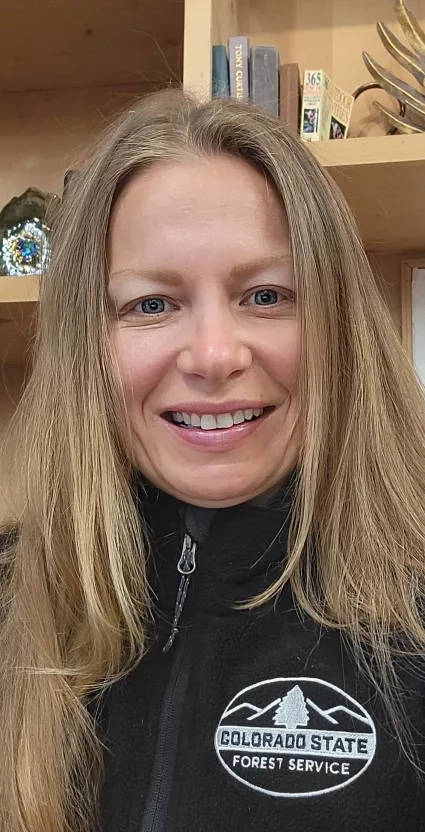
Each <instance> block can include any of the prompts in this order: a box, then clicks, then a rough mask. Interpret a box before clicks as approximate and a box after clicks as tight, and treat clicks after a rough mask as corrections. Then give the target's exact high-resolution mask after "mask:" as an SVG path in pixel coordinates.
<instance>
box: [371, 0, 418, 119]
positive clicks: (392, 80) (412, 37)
mask: <svg viewBox="0 0 425 832" xmlns="http://www.w3.org/2000/svg"><path fill="white" fill-rule="evenodd" d="M395 13H396V16H397V20H398V22H399V24H400V26H401V29H402V30H403V33H404V35H405V36H406V39H407V41H408V43H409V46H410V47H411V48H410V49H409V48H408V47H407V46H405V45H404V44H403V43H402V42H401V41H400V40H399V39H398V38H397V37H396V36H395V35H394V33H393V32H392V31H391V29H390V28H389V27H388V26H386V25H385V23H382V22H378V23H377V30H378V34H379V37H380V38H381V41H382V43H383V44H384V46H385V48H386V50H387V52H389V54H390V55H392V57H393V58H395V60H396V61H397V62H398V63H399V64H400V66H402V67H404V68H405V69H407V70H408V71H409V72H410V73H411V75H413V77H414V78H415V79H416V81H417V82H418V84H419V85H420V87H422V89H423V90H425V32H424V31H423V29H422V28H421V26H420V25H419V23H418V21H417V20H416V18H415V17H414V15H413V14H412V12H411V11H409V9H408V8H407V6H406V5H405V3H404V0H396V3H395ZM363 60H364V62H365V64H366V66H367V68H368V70H369V72H370V74H371V75H372V78H374V79H375V81H376V82H377V83H378V84H379V86H380V87H382V89H384V90H386V92H388V93H390V95H393V96H395V98H396V99H397V100H398V102H401V103H402V104H403V105H404V107H403V113H402V114H400V115H399V114H398V113H394V112H392V111H391V110H388V109H387V108H386V107H384V106H383V105H382V104H380V103H379V102H378V101H375V102H374V104H375V106H376V108H377V109H378V110H380V112H381V113H383V114H384V115H385V117H386V118H387V119H388V121H389V122H390V123H391V124H392V125H393V127H396V128H397V130H398V131H399V132H400V133H423V132H425V94H424V93H422V92H420V91H419V90H418V89H416V87H413V86H411V85H410V84H408V83H407V82H406V81H402V80H401V79H400V78H397V77H396V76H395V75H393V74H392V72H388V70H386V69H385V68H384V67H383V66H381V65H380V64H378V63H377V61H375V60H374V58H372V57H371V56H370V55H369V54H368V52H363Z"/></svg>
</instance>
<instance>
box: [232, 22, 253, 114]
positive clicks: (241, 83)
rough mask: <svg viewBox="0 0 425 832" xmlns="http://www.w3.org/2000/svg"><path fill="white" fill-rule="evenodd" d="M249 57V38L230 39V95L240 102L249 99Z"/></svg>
mask: <svg viewBox="0 0 425 832" xmlns="http://www.w3.org/2000/svg"><path fill="white" fill-rule="evenodd" d="M248 55H249V43H248V38H247V37H244V36H241V37H232V38H229V74H230V95H231V97H232V98H237V99H238V100H239V101H248V99H249V79H248Z"/></svg>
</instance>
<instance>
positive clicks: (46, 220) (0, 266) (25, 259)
mask: <svg viewBox="0 0 425 832" xmlns="http://www.w3.org/2000/svg"><path fill="white" fill-rule="evenodd" d="M59 202H60V199H59V197H57V196H56V195H55V194H48V193H43V192H42V191H39V190H38V189H37V188H28V189H27V190H26V191H25V193H23V194H21V196H19V197H14V198H13V199H12V200H11V201H10V202H9V203H8V204H7V205H6V206H5V208H4V209H3V211H1V213H0V273H1V274H3V275H7V276H18V275H28V274H42V273H43V272H45V271H46V269H47V268H48V266H49V263H50V256H51V244H50V233H51V220H52V218H53V216H54V209H55V208H56V207H57V205H58V204H59Z"/></svg>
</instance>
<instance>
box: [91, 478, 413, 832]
mask: <svg viewBox="0 0 425 832" xmlns="http://www.w3.org/2000/svg"><path fill="white" fill-rule="evenodd" d="M143 499H144V501H145V503H146V506H145V511H146V512H147V518H148V522H149V525H150V528H151V535H152V541H153V557H152V561H151V584H152V587H153V590H154V592H155V594H156V601H155V614H154V619H153V621H152V632H151V646H150V649H149V650H148V652H147V654H146V655H145V657H144V658H143V659H142V660H141V662H140V664H139V665H138V666H137V668H136V669H135V670H134V671H132V673H131V674H130V675H129V676H127V677H126V678H125V679H124V680H121V681H120V682H119V683H116V684H115V685H113V686H112V687H111V688H110V690H109V691H108V692H107V694H106V695H105V697H104V700H103V708H102V715H101V717H100V716H99V730H100V732H101V734H102V737H103V740H104V743H105V752H104V754H105V778H104V783H103V787H102V791H101V799H100V823H99V830H100V832H218V830H220V832H224V830H226V832H228V830H229V832H249V831H250V830H252V832H304V831H305V832H319V830H320V832H325V830H326V832H369V830H370V832H404V830H406V832H407V831H408V832H419V830H425V785H424V782H423V780H424V778H422V779H421V777H420V776H418V774H417V773H416V771H415V769H414V767H413V765H412V764H411V763H410V762H408V760H407V758H406V755H405V754H403V753H402V752H401V751H400V747H399V744H398V743H397V741H396V739H395V738H394V736H393V733H392V731H391V727H390V725H389V722H388V720H387V718H386V713H385V708H383V707H382V705H381V703H380V700H379V698H378V696H377V695H376V694H375V693H374V691H373V690H371V688H370V686H369V685H368V683H367V681H366V679H365V678H364V677H363V676H362V675H361V674H359V672H358V671H357V670H356V668H355V664H354V662H353V661H352V659H351V657H350V653H349V651H347V650H346V649H345V647H344V644H343V642H342V639H341V637H340V634H339V632H338V631H324V630H323V629H321V628H320V627H319V626H318V625H316V624H315V623H314V622H313V621H312V620H311V619H309V618H307V617H303V616H300V614H299V613H297V612H296V610H295V609H294V603H293V598H292V595H291V591H290V588H289V587H287V588H286V589H285V590H284V591H283V593H282V594H281V595H280V597H279V599H278V600H277V601H276V600H274V602H271V603H268V604H266V605H264V606H262V607H259V608H256V609H251V610H240V609H235V604H236V603H237V602H240V601H243V600H246V599H247V598H250V597H252V596H253V595H255V594H258V593H260V592H262V591H263V590H264V589H266V587H268V586H269V585H270V583H271V582H272V580H273V579H274V578H275V577H276V576H277V575H278V574H279V572H280V571H281V568H282V557H283V553H284V552H285V545H286V539H287V532H288V526H289V520H290V500H289V499H286V500H285V501H284V504H282V501H281V502H280V508H279V509H276V508H274V507H273V506H274V503H272V504H271V505H268V506H265V507H264V506H262V507H258V506H253V505H252V504H242V505H239V506H236V507H233V508H229V509H220V510H218V511H216V512H213V511H208V510H206V509H193V507H192V508H187V507H186V510H182V509H183V506H182V504H180V503H179V502H178V501H177V500H175V499H174V498H172V497H170V496H169V495H166V494H164V493H162V492H158V491H157V490H156V489H150V490H149V499H148V500H145V498H143ZM185 534H189V535H190V539H188V538H186V541H185V542H186V555H185V557H184V558H183V559H181V553H182V547H183V546H184V535H185ZM194 542H196V543H197V546H196V553H195V561H196V568H195V570H194V571H193V573H192V574H191V577H190V579H189V585H188V591H187V597H186V598H185V600H184V603H183V611H182V612H181V617H180V621H179V623H178V625H177V628H175V629H178V632H177V634H175V638H174V641H173V643H172V645H171V647H170V649H168V650H167V651H166V652H164V647H165V646H166V645H167V642H168V644H169V636H170V632H171V631H172V627H173V617H174V611H175V603H176V598H177V595H178V591H179V586H180V589H181V594H182V593H183V595H184V593H185V591H186V589H187V585H186V584H187V582H186V583H185V582H184V580H183V577H184V576H182V575H181V574H180V573H179V572H178V569H177V565H178V563H179V561H180V565H182V564H183V571H184V569H185V568H186V569H189V570H190V569H191V568H193V543H194ZM182 580H183V584H182ZM181 584H182V585H181ZM180 600H181V599H180ZM180 607H181V604H180ZM418 668H419V663H418V666H417V668H416V672H413V673H412V674H411V677H408V676H407V675H406V674H404V675H403V679H404V682H405V684H406V686H407V687H406V692H405V697H406V707H407V709H408V712H409V716H410V719H411V722H412V725H413V728H412V743H414V744H415V748H416V752H417V755H418V760H419V762H420V763H421V764H422V766H424V767H425V746H424V744H423V739H422V734H423V733H424V726H425V719H424V717H425V714H424V702H425V700H424V692H425V680H424V677H423V673H422V671H421V670H419V669H418ZM409 748H410V750H411V747H410V746H409Z"/></svg>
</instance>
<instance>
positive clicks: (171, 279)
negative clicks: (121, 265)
mask: <svg viewBox="0 0 425 832" xmlns="http://www.w3.org/2000/svg"><path fill="white" fill-rule="evenodd" d="M288 263H292V258H291V255H290V254H289V252H288V253H285V254H283V253H282V254H269V255H266V256H265V257H260V258H257V259H256V260H250V261H249V262H247V263H239V264H238V265H236V266H233V268H232V269H231V270H230V279H231V280H232V281H235V282H236V281H237V280H241V279H243V278H245V279H247V278H248V277H251V275H253V274H255V273H256V272H258V271H261V270H263V269H268V268H272V267H273V266H287V265H288ZM125 277H137V278H139V277H140V278H142V279H144V280H155V281H156V282H157V283H163V284H165V285H170V286H175V285H176V284H177V283H180V282H181V280H182V276H181V274H180V272H178V271H177V270H175V269H165V270H162V269H158V270H157V269H137V268H132V267H131V266H130V267H128V268H126V269H117V270H116V271H113V272H110V275H109V278H110V280H116V279H117V278H118V279H120V278H125Z"/></svg>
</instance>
